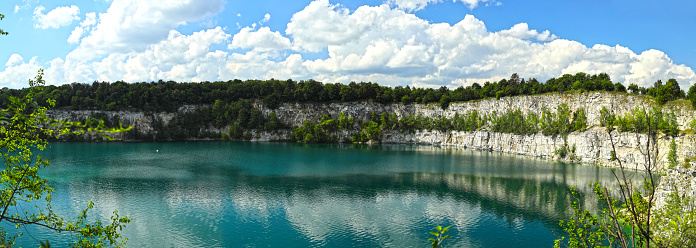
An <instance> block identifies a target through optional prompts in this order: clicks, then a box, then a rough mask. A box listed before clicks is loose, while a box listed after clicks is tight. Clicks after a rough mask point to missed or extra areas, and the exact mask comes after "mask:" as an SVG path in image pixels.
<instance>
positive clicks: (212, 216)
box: [19, 142, 613, 247]
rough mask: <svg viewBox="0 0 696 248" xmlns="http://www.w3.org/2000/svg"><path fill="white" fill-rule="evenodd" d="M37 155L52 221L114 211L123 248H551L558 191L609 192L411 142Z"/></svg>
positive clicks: (513, 161)
mask: <svg viewBox="0 0 696 248" xmlns="http://www.w3.org/2000/svg"><path fill="white" fill-rule="evenodd" d="M46 154H47V155H48V156H49V157H50V158H51V166H50V167H48V168H45V169H44V170H43V171H42V175H43V176H44V177H45V178H47V179H49V180H50V181H51V185H52V186H53V187H54V188H55V189H56V191H55V192H54V193H53V199H54V202H53V205H54V210H55V211H56V212H58V213H59V214H61V215H64V216H76V214H77V212H78V211H79V210H81V209H84V206H85V205H86V202H87V201H88V200H92V201H93V202H94V203H95V205H96V207H95V209H93V210H92V211H91V212H90V213H91V215H90V217H92V218H99V219H102V220H108V219H109V217H110V216H111V213H112V212H113V211H114V210H118V211H119V213H120V214H123V215H127V216H128V217H131V218H132V219H133V222H131V223H130V224H128V226H127V228H126V229H125V230H124V231H123V235H124V236H126V237H128V239H129V240H128V244H127V246H128V247H429V244H428V242H427V239H428V238H430V236H431V235H430V234H428V232H429V231H431V230H432V228H433V227H435V226H437V225H442V226H450V225H451V226H452V227H451V230H452V231H450V232H449V233H448V234H450V235H452V236H453V238H452V239H448V240H447V241H446V243H445V245H446V246H447V247H551V246H553V240H554V239H555V238H556V237H555V236H554V234H553V232H555V233H557V234H558V233H560V232H561V230H560V229H559V228H558V220H560V219H564V218H567V217H568V214H569V211H568V209H569V203H570V197H569V191H568V187H569V186H577V187H578V188H579V189H580V190H581V191H585V192H587V193H590V192H591V189H590V188H589V186H587V183H589V182H594V181H600V182H607V184H610V185H611V183H610V182H613V180H612V174H611V169H608V168H602V167H596V166H591V165H579V164H568V163H560V162H552V161H548V160H543V159H537V158H530V157H525V156H516V155H509V154H501V153H492V152H482V151H474V150H466V149H454V148H439V147H430V146H415V145H378V146H368V145H344V144H324V145H305V144H294V143H248V142H241V143H236V142H188V143H183V142H182V143H53V144H51V145H50V147H49V148H48V149H47V151H46ZM588 199H589V198H588ZM28 231H29V232H30V233H31V234H32V236H34V237H37V238H38V239H39V240H46V239H50V240H51V244H52V245H54V246H55V247H64V246H66V245H67V244H68V243H70V242H72V241H71V237H70V236H69V235H66V234H55V233H51V232H46V231H45V230H40V229H39V230H36V229H29V230H28ZM19 241H20V242H19V243H20V245H22V246H30V247H33V246H37V245H38V242H37V241H36V240H34V239H32V238H30V237H29V235H26V234H25V235H24V236H23V237H22V238H21V239H20V240H19Z"/></svg>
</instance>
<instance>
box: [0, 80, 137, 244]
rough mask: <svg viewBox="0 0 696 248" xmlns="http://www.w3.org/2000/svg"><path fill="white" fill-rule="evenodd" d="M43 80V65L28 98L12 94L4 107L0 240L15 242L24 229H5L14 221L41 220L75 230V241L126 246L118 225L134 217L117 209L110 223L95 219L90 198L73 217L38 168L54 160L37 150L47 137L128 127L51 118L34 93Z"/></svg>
mask: <svg viewBox="0 0 696 248" xmlns="http://www.w3.org/2000/svg"><path fill="white" fill-rule="evenodd" d="M43 85H44V81H43V70H39V73H38V75H37V76H36V78H35V79H34V80H30V81H29V86H30V88H31V90H30V92H29V93H28V94H27V95H25V96H24V97H23V98H18V97H9V101H10V105H9V106H8V107H7V108H6V109H2V110H0V156H1V157H2V160H3V162H4V166H5V167H4V169H3V170H2V171H0V225H1V226H0V246H3V247H9V246H12V245H14V244H15V241H16V239H17V238H18V237H20V236H21V235H22V232H20V231H12V232H10V231H8V230H6V227H8V226H12V225H13V226H14V227H15V229H17V230H19V229H20V228H24V227H25V226H37V227H43V228H47V229H49V230H53V231H57V232H70V233H72V234H73V235H74V237H75V238H76V240H75V243H74V244H72V245H71V246H74V247H104V246H123V245H124V244H125V242H126V239H124V240H121V235H120V234H119V231H120V230H122V229H123V228H124V227H125V224H126V223H129V222H130V219H129V218H127V217H125V216H119V215H118V212H114V216H113V217H111V222H110V223H102V222H101V221H99V220H97V221H95V222H92V223H90V222H88V220H87V212H88V211H89V210H90V209H92V208H93V207H94V204H93V203H91V202H90V203H89V204H88V205H87V208H86V209H85V210H83V211H81V212H80V215H79V217H78V218H77V220H76V221H75V222H68V221H66V220H64V219H63V218H62V217H60V216H59V215H58V214H56V213H55V212H54V211H53V209H52V206H51V200H52V197H51V192H53V190H54V189H53V188H51V187H50V186H49V185H48V180H46V179H43V178H41V176H40V175H39V169H41V168H44V167H46V166H48V165H49V160H48V159H46V158H44V157H43V156H41V155H40V154H38V153H39V152H40V151H42V150H44V149H45V148H46V145H47V144H48V143H47V141H46V138H45V137H51V136H56V135H64V134H68V133H78V134H79V133H82V132H84V131H85V130H86V131H90V132H103V131H106V132H118V131H123V130H126V129H110V130H104V129H103V123H98V122H88V123H75V122H64V121H60V120H54V119H51V118H49V117H48V116H47V114H46V111H47V108H46V107H42V106H39V104H37V103H36V102H35V101H34V93H35V92H37V91H38V88H40V87H42V86H43ZM48 104H49V105H50V106H53V105H54V104H55V102H54V101H52V100H48ZM42 202H43V203H42ZM44 204H45V206H44ZM5 223H7V224H5ZM11 233H12V234H11ZM42 245H48V242H46V243H43V242H42Z"/></svg>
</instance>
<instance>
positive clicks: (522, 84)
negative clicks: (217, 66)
mask: <svg viewBox="0 0 696 248" xmlns="http://www.w3.org/2000/svg"><path fill="white" fill-rule="evenodd" d="M569 91H581V92H582V91H607V92H624V93H630V94H637V95H647V96H651V97H654V98H655V99H656V100H657V101H658V103H660V104H663V103H665V102H667V101H672V100H676V99H681V98H685V97H686V98H688V99H689V100H691V101H692V104H694V102H696V88H694V87H693V86H692V87H691V88H690V89H689V92H688V93H689V94H688V95H687V94H685V92H684V91H683V90H682V89H681V88H680V87H679V83H678V82H677V80H675V79H669V80H668V81H667V82H666V83H663V82H662V81H660V80H658V81H657V82H655V83H654V84H653V86H651V87H648V88H645V87H638V86H637V85H635V84H630V85H629V86H628V87H625V86H624V85H622V84H621V83H618V82H617V83H613V82H612V81H611V79H610V78H609V75H607V74H605V73H601V74H597V75H589V74H586V73H577V74H575V75H571V74H566V75H563V76H562V77H559V78H551V79H549V80H547V81H546V82H544V83H542V82H539V81H538V80H537V79H535V78H531V79H528V80H525V79H524V78H520V77H519V76H518V75H517V74H516V73H515V74H512V75H511V76H510V78H509V79H501V80H500V81H498V82H485V83H483V85H481V84H478V83H474V84H472V85H471V86H467V87H463V86H461V87H458V88H456V89H454V90H451V89H448V88H447V87H445V86H442V87H440V88H438V89H432V88H413V87H410V86H406V87H402V86H396V87H393V88H392V87H388V86H380V85H378V84H377V83H372V82H360V83H356V82H351V83H349V84H340V83H335V84H332V83H326V84H325V83H321V82H318V81H315V80H311V79H310V80H307V81H299V82H297V81H293V80H285V81H281V80H275V79H270V80H265V81H261V80H247V81H242V80H239V79H235V80H230V81H224V82H222V81H216V82H198V83H179V82H174V81H166V82H165V81H162V80H160V81H158V82H149V83H148V82H138V83H126V82H122V81H117V82H114V83H109V82H93V83H91V84H87V83H72V84H64V85H61V86H55V85H47V86H43V88H42V89H41V91H40V92H38V93H37V94H36V96H35V97H36V100H37V102H38V103H39V104H46V100H47V99H53V100H56V105H55V108H58V109H71V110H108V111H114V110H139V111H153V112H161V111H165V112H175V111H176V110H177V109H178V108H179V107H181V106H183V105H197V104H209V105H212V104H214V103H215V102H216V101H218V100H219V101H222V102H223V103H227V104H230V103H234V102H237V101H238V100H241V99H246V100H261V101H263V103H264V105H265V106H267V107H270V108H272V109H273V108H276V107H278V106H279V105H280V104H282V103H286V102H301V103H303V102H350V101H376V102H380V103H403V104H410V103H438V104H440V106H441V107H442V108H447V107H448V106H449V103H450V102H466V101H471V100H479V99H484V98H493V97H495V98H500V97H506V96H520V95H536V94H545V93H552V92H561V93H562V92H569ZM27 92H28V88H24V89H8V88H3V89H0V107H6V106H7V105H8V104H9V102H8V100H7V99H8V96H16V97H19V96H22V95H26V93H27Z"/></svg>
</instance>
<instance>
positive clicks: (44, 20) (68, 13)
mask: <svg viewBox="0 0 696 248" xmlns="http://www.w3.org/2000/svg"><path fill="white" fill-rule="evenodd" d="M15 9H17V8H15ZM44 10H46V8H44V7H43V6H40V5H39V6H38V7H36V8H35V9H34V22H35V23H34V27H35V28H40V29H48V28H60V27H62V26H67V25H70V24H71V23H72V22H73V21H77V20H80V17H78V16H77V15H78V14H80V8H78V7H77V6H75V5H72V6H70V7H67V6H64V7H58V8H55V9H53V10H51V11H49V12H48V13H46V14H44V13H43V11H44Z"/></svg>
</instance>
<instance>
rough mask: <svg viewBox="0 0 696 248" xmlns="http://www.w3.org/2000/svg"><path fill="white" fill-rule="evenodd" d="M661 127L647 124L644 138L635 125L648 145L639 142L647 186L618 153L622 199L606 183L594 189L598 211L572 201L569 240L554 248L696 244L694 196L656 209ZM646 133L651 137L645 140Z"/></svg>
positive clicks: (669, 201)
mask: <svg viewBox="0 0 696 248" xmlns="http://www.w3.org/2000/svg"><path fill="white" fill-rule="evenodd" d="M643 112H644V111H643ZM651 116H652V115H646V116H645V123H654V122H655V120H654V119H652V118H651ZM656 126H657V125H652V124H651V125H646V126H645V127H644V128H645V129H644V131H646V133H647V135H645V136H641V134H639V133H638V130H637V129H636V128H635V127H634V130H633V131H634V132H635V133H636V140H638V142H639V144H645V146H644V147H642V145H640V146H639V150H640V152H641V154H642V155H643V156H644V159H645V160H644V167H643V168H642V169H643V178H642V179H643V180H642V187H637V186H636V185H634V184H633V180H631V177H632V176H629V175H627V173H626V170H627V168H625V167H624V166H623V162H622V160H621V159H620V158H618V157H617V158H616V159H615V161H616V163H617V165H618V167H619V170H618V173H616V172H614V174H613V175H614V178H615V179H616V181H617V183H618V184H619V188H618V197H613V196H612V194H611V191H610V190H609V189H607V187H606V186H602V185H600V184H599V183H594V184H593V188H594V193H595V195H596V196H597V198H598V199H599V201H600V207H598V208H597V212H598V214H597V215H595V214H592V213H590V212H589V211H587V210H581V208H580V207H579V205H578V204H577V202H573V204H572V207H573V216H572V217H571V219H570V220H568V221H561V222H560V225H561V227H563V228H564V231H565V232H566V233H567V234H568V239H567V240H565V237H561V238H559V239H557V240H556V241H555V245H554V247H572V248H576V247H622V248H629V247H634V248H635V247H646V248H650V247H692V246H693V245H694V243H696V211H695V209H694V207H693V204H692V203H691V198H689V197H684V196H681V195H679V194H677V193H673V194H671V195H670V196H669V197H668V199H666V204H665V206H664V207H663V208H659V209H658V208H655V209H654V207H655V205H656V200H657V199H656V194H655V192H656V189H657V181H656V178H655V172H656V171H658V170H659V169H658V168H659V167H658V166H657V161H658V159H657V155H656V154H659V151H658V149H657V145H655V144H656V143H657V142H656V140H657V133H658V132H657V131H658V128H656ZM617 134H618V132H616V131H613V130H612V128H610V129H609V139H610V142H611V147H612V154H616V146H615V144H616V141H615V140H614V136H615V135H617ZM642 137H645V138H646V139H645V141H642V142H641V138H642ZM612 156H615V155H612ZM672 156H674V157H673V158H670V160H674V161H676V154H672ZM571 190H573V189H571ZM674 192H677V190H674ZM574 196H577V192H575V193H574ZM564 241H566V242H564ZM606 245H608V246H606ZM685 245H686V246H685Z"/></svg>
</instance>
